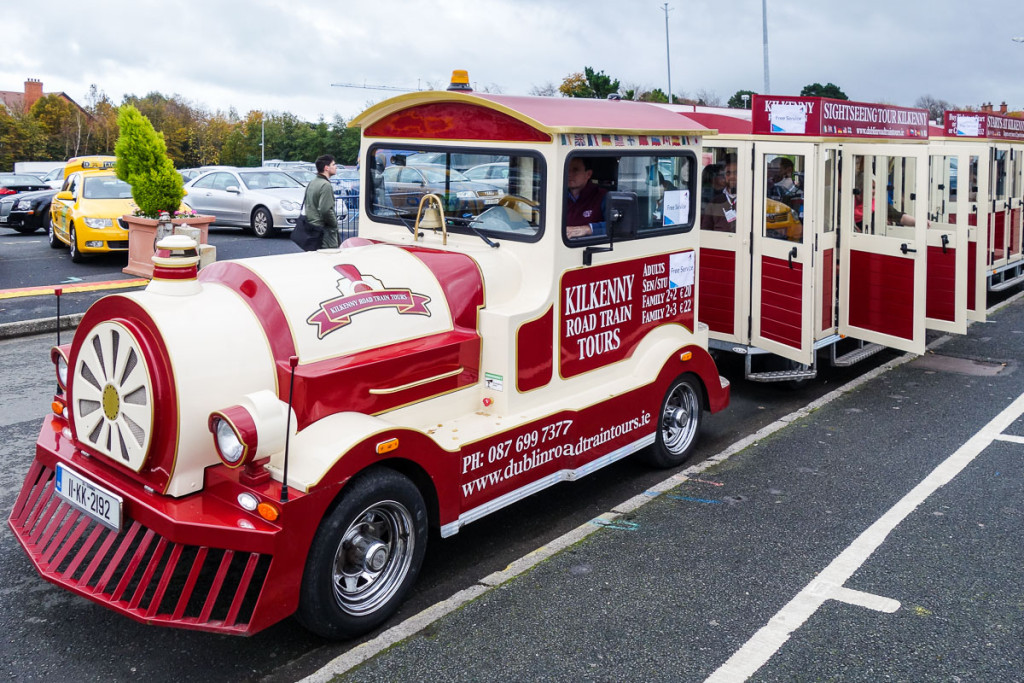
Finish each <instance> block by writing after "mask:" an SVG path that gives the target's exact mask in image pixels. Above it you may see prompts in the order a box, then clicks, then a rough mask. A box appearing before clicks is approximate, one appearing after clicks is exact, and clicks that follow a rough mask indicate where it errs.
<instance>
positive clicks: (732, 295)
mask: <svg viewBox="0 0 1024 683" xmlns="http://www.w3.org/2000/svg"><path fill="white" fill-rule="evenodd" d="M750 150H751V143H750V142H735V143H732V142H720V143H718V144H708V141H706V140H705V143H704V148H703V150H702V154H701V156H702V160H701V200H700V270H699V273H698V278H699V286H698V288H697V296H698V307H699V311H700V321H701V322H702V323H706V324H707V326H708V329H709V332H710V336H711V339H717V340H722V341H728V342H737V343H740V344H747V343H749V342H750V339H749V331H748V329H747V320H748V319H749V316H750V212H751V209H750V202H749V201H745V200H744V199H743V198H745V197H749V196H750V182H751V181H750V173H749V171H748V170H747V169H749V168H750V153H751V152H750Z"/></svg>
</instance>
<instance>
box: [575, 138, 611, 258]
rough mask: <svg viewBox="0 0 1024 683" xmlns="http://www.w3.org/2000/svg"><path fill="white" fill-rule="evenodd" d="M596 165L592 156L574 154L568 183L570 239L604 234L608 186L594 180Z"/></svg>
mask: <svg viewBox="0 0 1024 683" xmlns="http://www.w3.org/2000/svg"><path fill="white" fill-rule="evenodd" d="M593 175H594V168H593V166H592V164H591V161H590V159H588V158H586V157H573V158H572V159H571V160H570V161H569V169H568V179H567V180H566V183H565V189H566V192H565V226H566V227H565V234H566V235H567V236H568V237H569V239H574V238H579V237H588V236H590V235H604V234H605V232H606V227H605V223H604V199H605V195H606V194H607V190H605V189H603V188H600V187H598V186H597V185H595V184H594V183H591V182H590V178H591V177H592V176H593Z"/></svg>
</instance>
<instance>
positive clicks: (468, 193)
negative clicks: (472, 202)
mask: <svg viewBox="0 0 1024 683" xmlns="http://www.w3.org/2000/svg"><path fill="white" fill-rule="evenodd" d="M455 196H456V197H458V198H459V199H472V198H473V197H476V192H473V191H472V190H463V191H462V192H456V193H455Z"/></svg>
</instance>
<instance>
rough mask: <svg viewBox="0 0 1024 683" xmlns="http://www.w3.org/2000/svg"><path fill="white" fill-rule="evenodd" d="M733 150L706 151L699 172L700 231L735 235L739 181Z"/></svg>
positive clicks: (711, 149)
mask: <svg viewBox="0 0 1024 683" xmlns="http://www.w3.org/2000/svg"><path fill="white" fill-rule="evenodd" d="M736 156H737V154H736V148H735V147H705V148H704V158H703V162H704V168H703V170H702V171H701V190H700V195H701V197H700V227H701V230H717V231H719V232H736V219H737V212H738V211H739V208H738V207H737V205H736V183H737V179H738V175H737V167H736Z"/></svg>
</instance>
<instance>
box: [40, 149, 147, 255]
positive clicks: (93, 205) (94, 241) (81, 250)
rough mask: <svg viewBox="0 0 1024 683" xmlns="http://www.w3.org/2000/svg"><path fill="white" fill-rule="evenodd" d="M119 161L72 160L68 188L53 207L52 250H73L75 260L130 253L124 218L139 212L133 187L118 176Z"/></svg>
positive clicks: (67, 171)
mask: <svg viewBox="0 0 1024 683" xmlns="http://www.w3.org/2000/svg"><path fill="white" fill-rule="evenodd" d="M115 162H116V159H115V157H112V156H93V157H76V158H74V159H70V160H69V161H68V163H67V165H66V166H65V167H64V185H62V186H61V189H60V191H59V192H58V193H57V194H56V195H55V196H54V198H53V203H52V204H51V206H50V226H49V229H48V232H49V240H50V246H51V247H53V248H54V249H57V248H59V247H61V246H63V245H65V244H66V245H68V246H69V247H70V248H71V260H72V261H74V262H75V263H81V262H82V261H83V260H84V259H85V256H86V255H87V254H95V253H101V252H108V251H128V227H127V225H124V222H123V221H122V220H121V216H123V215H125V214H131V213H133V212H134V211H135V208H136V206H135V202H134V201H133V200H132V187H131V185H129V184H128V183H126V182H124V181H123V180H120V179H119V178H118V177H117V176H116V175H115V174H114V164H115Z"/></svg>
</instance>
